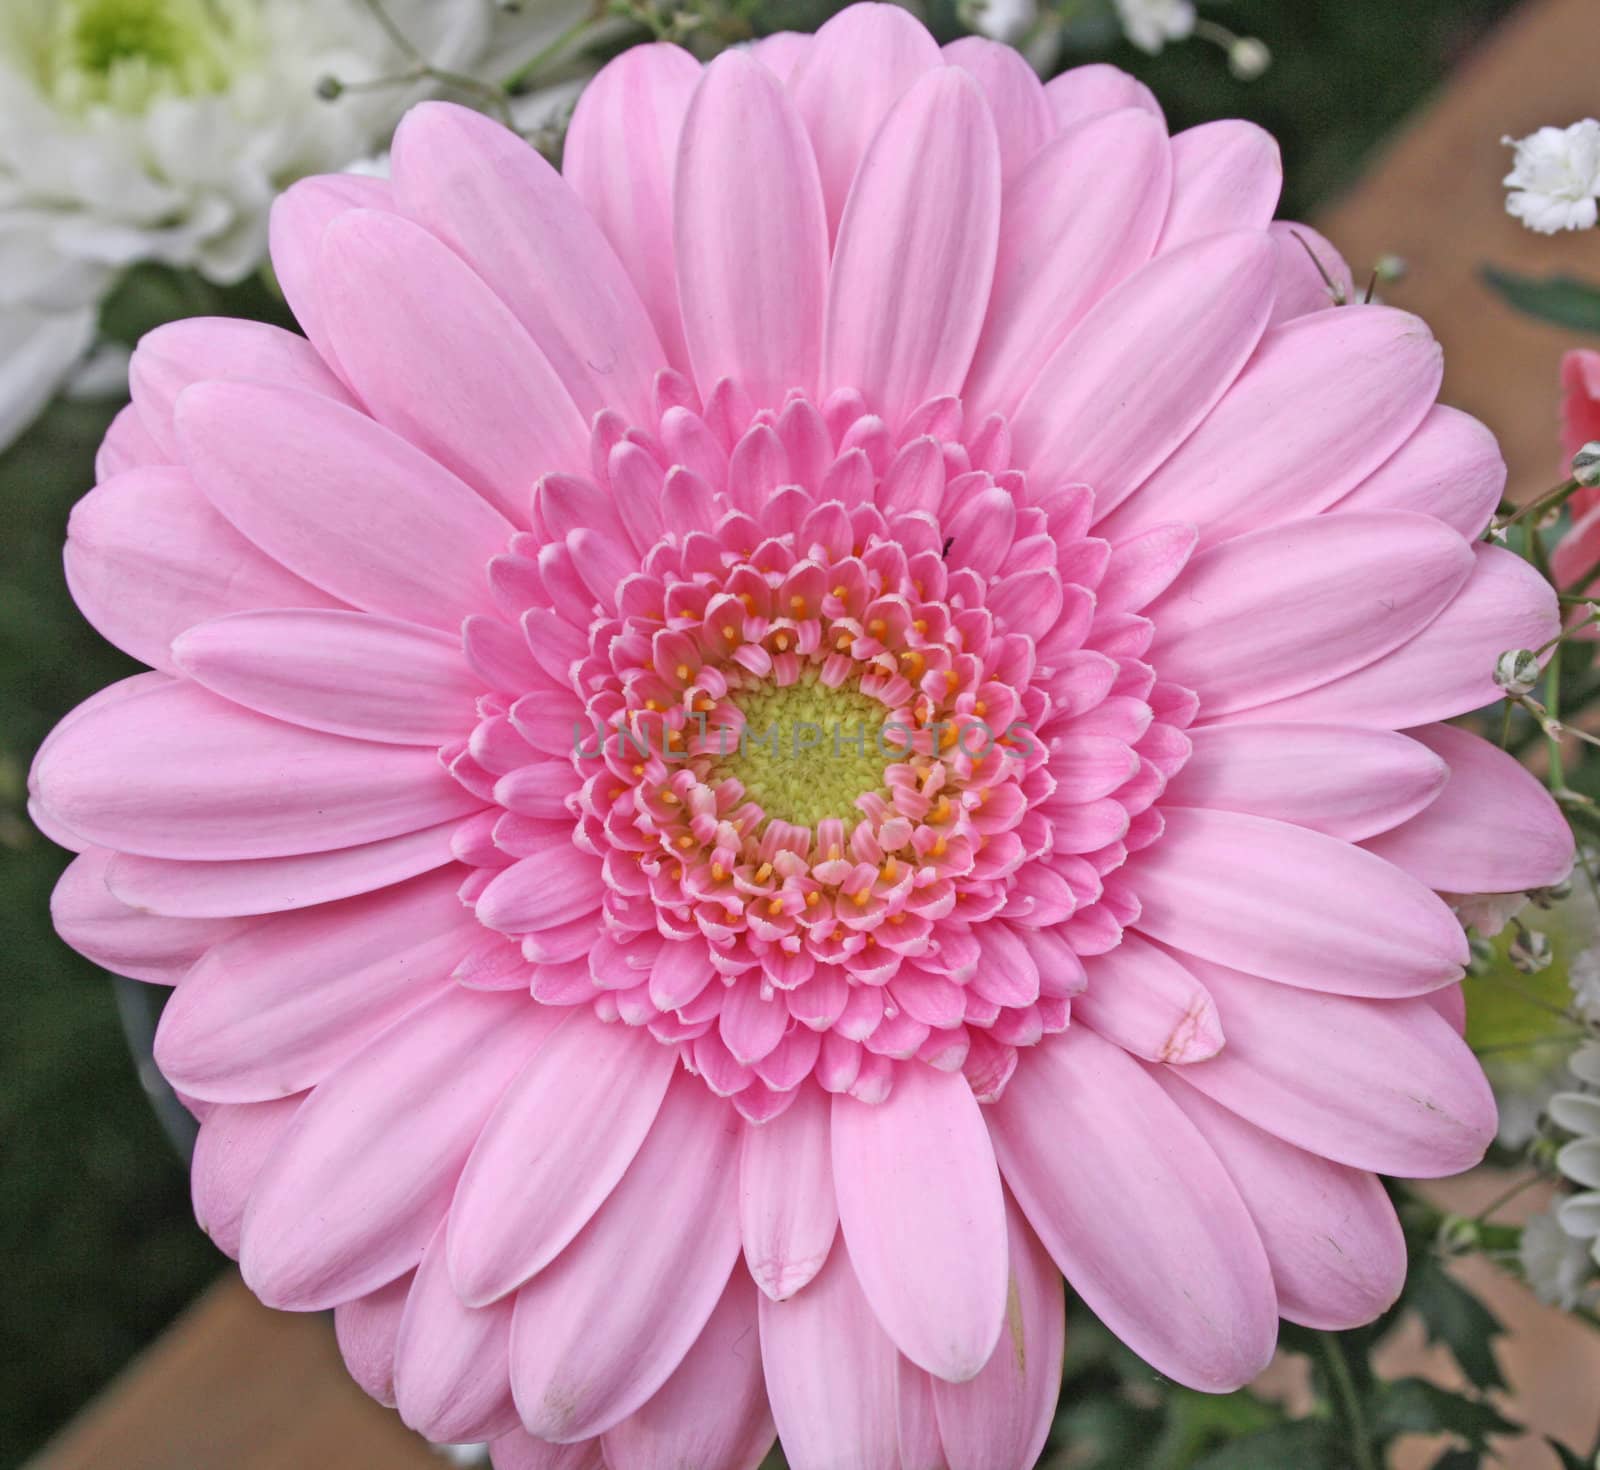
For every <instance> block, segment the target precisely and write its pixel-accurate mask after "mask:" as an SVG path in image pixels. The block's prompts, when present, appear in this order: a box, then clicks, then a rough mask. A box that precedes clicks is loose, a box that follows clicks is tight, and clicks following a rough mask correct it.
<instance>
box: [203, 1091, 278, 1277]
mask: <svg viewBox="0 0 1600 1470" xmlns="http://www.w3.org/2000/svg"><path fill="white" fill-rule="evenodd" d="M302 1101H303V1099H302V1098H299V1097H284V1098H275V1099H274V1100H273V1101H271V1102H263V1103H245V1104H243V1105H241V1106H238V1107H234V1106H222V1107H215V1108H212V1109H211V1111H210V1112H208V1113H207V1114H206V1118H205V1121H204V1122H203V1123H202V1124H201V1125H200V1133H199V1136H198V1137H197V1138H196V1139H195V1144H194V1158H193V1159H192V1160H191V1161H190V1165H189V1189H190V1194H191V1196H192V1197H193V1200H194V1217H195V1220H196V1221H197V1222H198V1223H199V1226H200V1228H201V1229H202V1230H204V1231H205V1233H206V1234H207V1235H209V1236H210V1237H211V1239H212V1242H213V1243H214V1244H215V1245H216V1247H217V1249H218V1250H220V1251H221V1252H222V1253H223V1254H224V1255H227V1256H232V1257H233V1258H234V1259H235V1260H237V1259H238V1258H239V1233H240V1230H241V1228H242V1226H243V1224H244V1211H245V1206H246V1205H247V1204H248V1203H249V1200H250V1191H251V1190H252V1189H254V1188H255V1183H256V1179H257V1178H258V1177H259V1176H260V1174H261V1170H262V1168H263V1167H264V1166H265V1164H266V1162H267V1160H268V1159H269V1158H271V1157H272V1153H273V1150H274V1149H276V1148H277V1146H278V1141H279V1139H281V1138H282V1137H283V1132H284V1129H286V1128H287V1127H288V1126H289V1122H290V1120H291V1119H292V1118H293V1117H294V1115H295V1113H296V1112H298V1111H299V1108H300V1104H301V1102H302Z"/></svg>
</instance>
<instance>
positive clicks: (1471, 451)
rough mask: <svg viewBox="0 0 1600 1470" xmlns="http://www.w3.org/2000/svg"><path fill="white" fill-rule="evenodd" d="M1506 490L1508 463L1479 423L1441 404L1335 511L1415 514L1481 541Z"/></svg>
mask: <svg viewBox="0 0 1600 1470" xmlns="http://www.w3.org/2000/svg"><path fill="white" fill-rule="evenodd" d="M1505 488H1506V462H1505V459H1504V457H1503V456H1502V455H1501V453H1500V446H1499V445H1498V444H1497V443H1496V442H1495V437H1494V435H1493V434H1491V433H1490V432H1489V430H1488V429H1486V428H1485V427H1484V426H1483V425H1482V424H1480V423H1479V422H1478V421H1477V419H1475V418H1472V417H1470V416H1469V415H1467V414H1464V413H1462V412H1460V411H1459V410H1458V409H1454V408H1446V407H1445V406H1444V405H1443V404H1435V405H1434V406H1433V407H1432V408H1430V409H1429V410H1428V414H1427V417H1426V418H1424V419H1423V421H1422V423H1421V425H1420V426H1419V427H1418V429H1417V431H1416V433H1414V434H1413V435H1412V436H1411V437H1410V438H1409V439H1407V440H1406V442H1405V443H1404V444H1402V445H1401V446H1400V448H1399V449H1397V450H1396V451H1395V452H1394V453H1393V454H1392V455H1390V456H1389V458H1388V459H1387V460H1385V461H1384V463H1383V464H1382V465H1381V466H1380V467H1379V468H1378V469H1377V470H1375V471H1374V472H1373V473H1372V474H1371V475H1369V476H1368V477H1367V478H1366V479H1365V480H1363V481H1362V482H1361V484H1359V485H1357V486H1356V488H1355V489H1354V490H1352V491H1351V492H1350V493H1349V494H1348V495H1346V496H1345V497H1344V499H1343V500H1341V501H1339V502H1338V503H1337V504H1336V505H1335V506H1334V507H1333V510H1334V512H1335V513H1336V514H1340V515H1342V514H1344V513H1345V512H1346V511H1353V512H1355V513H1356V514H1364V513H1365V512H1367V511H1374V510H1415V511H1421V512H1422V513H1423V514H1424V515H1432V516H1438V517H1439V519H1440V520H1442V521H1443V522H1444V523H1445V524H1446V525H1447V526H1453V527H1454V528H1455V529H1456V530H1457V531H1459V532H1460V533H1461V534H1462V535H1463V536H1466V537H1468V538H1469V539H1476V538H1477V537H1478V536H1481V535H1482V534H1483V529H1484V527H1485V526H1487V525H1488V524H1489V518H1490V516H1492V515H1493V514H1494V509H1495V507H1496V506H1497V505H1499V503H1500V497H1501V496H1502V495H1503V494H1504V493H1505Z"/></svg>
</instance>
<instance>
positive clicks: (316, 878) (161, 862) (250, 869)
mask: <svg viewBox="0 0 1600 1470" xmlns="http://www.w3.org/2000/svg"><path fill="white" fill-rule="evenodd" d="M459 826H460V823H459V822H458V821H456V820H454V819H452V820H450V821H447V822H441V823H439V825H438V826H436V827H424V828H422V830H421V831H418V832H406V833H403V834H402V835H400V836H399V837H388V838H384V839H383V840H381V841H378V842H369V843H366V844H364V845H363V846H361V847H342V848H336V849H334V850H333V851H332V852H316V853H304V854H298V855H296V856H294V857H281V858H245V859H241V860H239V861H236V862H224V863H213V862H183V861H177V860H173V859H169V858H146V857H134V856H133V855H132V854H130V853H119V854H118V855H117V856H116V857H115V858H114V859H113V860H112V862H111V864H110V866H109V868H108V869H107V871H106V876H105V882H106V886H107V888H108V889H110V891H111V892H112V894H113V895H114V896H115V897H117V898H119V899H121V901H122V902H123V903H126V904H130V905H132V906H134V907H136V908H140V909H144V910H147V911H148V912H150V913H153V914H168V915H171V916H172V917H174V918H187V919H218V918H226V917H228V916H230V915H233V914H277V913H286V912H288V911H289V910H291V909H304V908H310V907H311V906H312V905H314V904H321V903H331V902H333V901H334V900H335V899H340V898H353V897H354V896H355V895H356V894H358V893H372V892H374V891H375V890H377V889H380V888H387V887H389V886H390V885H391V884H393V883H402V882H404V881H405V880H406V879H407V878H414V877H416V876H417V875H418V874H419V873H427V872H431V871H432V870H433V869H434V868H442V867H443V866H444V865H445V864H446V863H448V862H450V861H451V858H452V856H453V854H452V852H451V848H450V840H451V837H452V836H453V835H454V833H455V831H456V828H457V827H459Z"/></svg>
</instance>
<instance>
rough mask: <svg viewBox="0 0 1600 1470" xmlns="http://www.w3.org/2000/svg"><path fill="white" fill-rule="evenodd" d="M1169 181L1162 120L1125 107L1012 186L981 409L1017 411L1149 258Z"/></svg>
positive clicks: (987, 328)
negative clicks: (1079, 330) (1095, 311)
mask: <svg viewBox="0 0 1600 1470" xmlns="http://www.w3.org/2000/svg"><path fill="white" fill-rule="evenodd" d="M1170 177H1171V168H1170V163H1169V155H1168V150H1167V134H1166V130H1165V129H1164V128H1163V127H1162V126H1161V121H1160V119H1159V118H1156V117H1151V116H1150V115H1149V114H1148V113H1145V112H1140V111H1135V110H1131V109H1124V110H1123V111H1121V112H1115V113H1110V114H1108V115H1106V116H1104V117H1098V118H1095V119H1094V120H1092V121H1090V122H1086V123H1084V124H1082V125H1081V126H1078V127H1075V128H1073V129H1071V130H1070V131H1069V132H1067V133H1065V134H1064V135H1063V136H1061V137H1059V138H1057V139H1056V140H1055V141H1054V142H1053V143H1051V144H1050V145H1049V146H1048V147H1047V148H1046V149H1045V150H1044V151H1043V152H1042V153H1039V154H1038V155H1037V156H1036V157H1035V158H1034V159H1033V161H1032V162H1031V163H1030V164H1029V165H1028V166H1027V168H1025V169H1024V170H1022V172H1021V173H1020V174H1019V175H1018V176H1017V177H1016V178H1015V179H1012V180H1011V181H1010V182H1009V184H1008V186H1007V188H1006V194H1005V209H1004V212H1003V213H1002V216H1001V220H1000V244H999V253H998V256H997V258H996V261H995V271H994V290H993V292H992V294H991V296H990V299H989V315H988V319H987V320H986V321H985V323H984V327H983V335H982V338H981V339H980V341H979V343H978V350H977V352H976V354H975V355H974V357H973V362H972V371H971V373H970V374H969V375H968V378H967V384H966V388H965V389H964V392H963V396H964V399H965V402H966V404H967V408H968V411H969V412H970V413H972V414H974V415H976V416H981V415H982V414H983V413H985V412H991V411H992V412H999V413H1010V412H1011V411H1013V410H1014V409H1015V408H1016V406H1017V403H1018V401H1019V400H1020V399H1021V398H1022V395H1023V394H1024V393H1025V392H1026V391H1027V390H1028V387H1029V386H1030V384H1032V382H1033V381H1034V379H1035V378H1037V377H1038V376H1039V372H1040V370H1041V369H1042V368H1043V367H1044V365H1045V363H1046V362H1048V361H1049V359H1050V355H1051V354H1052V353H1053V352H1054V351H1055V350H1056V348H1057V347H1059V346H1060V345H1061V343H1062V341H1063V340H1064V339H1065V338H1066V336H1067V334H1068V333H1069V332H1070V331H1071V330H1072V329H1073V328H1074V327H1075V326H1076V325H1077V324H1078V323H1079V322H1080V321H1081V320H1082V319H1083V318H1084V316H1085V315H1087V313H1088V312H1089V309H1090V308H1091V307H1092V306H1094V304H1095V303H1096V302H1097V301H1099V300H1100V298H1101V297H1102V296H1104V295H1105V294H1106V293H1107V292H1108V291H1110V290H1111V289H1112V288H1113V287H1114V286H1116V285H1118V284H1119V283H1120V282H1121V281H1122V280H1123V279H1125V278H1126V277H1127V276H1128V275H1129V274H1131V273H1132V272H1133V271H1135V270H1137V269H1138V268H1139V267H1140V266H1142V265H1143V264H1144V263H1145V262H1146V261H1147V260H1149V259H1150V256H1151V254H1152V253H1153V251H1154V249H1155V243H1156V236H1157V235H1158V234H1159V232H1160V229H1161V221H1162V219H1163V218H1164V217H1165V214H1166V208H1167V194H1168V190H1169V188H1170V183H1169V180H1170Z"/></svg>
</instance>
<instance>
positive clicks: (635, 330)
mask: <svg viewBox="0 0 1600 1470" xmlns="http://www.w3.org/2000/svg"><path fill="white" fill-rule="evenodd" d="M568 140H569V150H570V142H571V135H570V134H569V135H568ZM643 142H644V139H643V137H635V138H633V139H631V140H630V143H629V147H628V152H627V158H628V162H629V164H630V165H632V164H633V163H634V162H635V161H636V159H637V157H638V154H639V151H640V148H641V146H642V144H643ZM580 151H581V150H580ZM392 157H393V167H394V193H395V201H396V203H397V204H398V205H399V207H400V209H401V210H402V211H403V212H404V213H406V214H408V215H410V216H411V217H412V218H413V219H415V220H417V221H418V222H420V223H421V224H423V225H426V226H427V227H428V229H429V230H431V231H432V232H433V234H435V235H437V236H438V237H439V239H441V240H443V241H444V242H445V243H446V244H447V245H449V246H451V247H452V248H453V249H455V251H456V252H457V253H458V254H459V255H460V256H461V258H462V259H463V260H465V261H466V262H467V264H468V265H470V266H471V267H472V269H473V271H475V272H476V273H477V275H478V276H480V277H482V279H483V280H484V281H486V282H487V283H488V284H489V287H490V289H491V290H493V291H494V292H495V294H496V295H498V296H499V297H500V299H501V300H502V301H504V302H505V304H506V305H507V306H508V307H510V308H511V311H512V312H513V313H514V314H515V315H516V317H517V319H518V320H519V321H520V322H521V323H522V325H523V327H524V328H525V329H526V331H527V333H528V336H530V337H531V338H532V339H533V341H534V342H535V343H536V344H537V345H538V350H539V354H540V360H541V362H542V361H546V360H547V361H548V362H549V365H550V367H551V368H553V369H554V371H555V374H556V377H557V378H558V379H559V380H560V382H561V383H562V384H564V385H565V389H566V393H564V394H562V397H563V398H565V397H566V396H567V395H568V394H570V396H571V398H572V401H573V402H574V403H575V404H576V405H577V409H578V417H579V420H580V424H587V423H588V422H589V421H590V420H592V419H593V417H594V415H595V414H597V413H598V412H599V411H600V410H601V409H603V408H612V409H616V410H618V411H619V412H621V413H622V414H624V416H626V417H627V418H629V419H631V420H633V421H636V422H637V421H640V420H643V419H644V418H645V417H647V416H648V414H649V413H650V411H651V408H652V407H653V404H654V393H653V385H654V383H655V375H656V372H657V371H658V369H660V368H661V367H662V366H664V365H665V354H664V353H663V351H662V346H661V342H660V340H659V338H658V337H657V336H656V329H655V327H654V326H652V325H651V322H650V317H649V314H648V313H647V312H646V311H645V307H644V303H643V302H642V301H641V300H640V299H639V292H638V291H637V290H636V289H635V287H634V285H633V282H632V281H630V280H629V279H628V273H627V271H626V270H625V269H624V268H623V264H622V262H621V261H620V260H619V259H618V258H617V254H616V252H615V251H614V250H613V249H612V247H611V245H610V244H609V243H608V242H607V240H606V237H605V235H604V234H602V233H601V226H600V225H599V224H597V222H596V220H595V219H594V218H592V217H591V215H590V213H589V211H588V210H587V209H585V208H584V203H583V200H582V199H581V198H580V195H579V191H575V188H574V186H573V185H572V184H570V183H568V182H567V181H566V180H564V179H563V178H562V177H561V175H560V174H558V173H557V172H556V171H555V170H554V169H553V168H551V167H550V165H549V164H548V163H546V162H545V161H544V159H543V158H541V157H540V156H539V153H538V152H537V150H535V149H534V148H533V147H531V146H530V145H529V144H528V143H527V142H525V141H524V140H523V139H522V138H519V137H518V136H517V135H516V134H515V133H513V132H511V131H509V130H508V129H506V128H504V127H501V126H500V125H499V124H498V123H496V122H494V121H492V120H491V119H489V118H486V117H484V116H483V115H482V114H481V113H478V112H472V111H470V110H469V109H467V108H465V107H454V106H451V105H450V104H448V103H442V102H431V103H430V102H424V103H423V104H422V105H421V106H419V107H414V108H412V110H411V111H410V112H409V113H407V114H406V117H405V119H404V121H403V122H402V123H401V124H400V126H399V128H397V129H396V130H395V135H394V147H393V151H392ZM463 335H465V334H463ZM478 340H479V346H480V349H481V348H482V347H483V346H485V345H487V344H485V343H483V342H482V340H481V339H478ZM539 406H540V408H541V409H542V410H543V411H544V412H546V413H548V412H549V405H548V404H546V403H545V402H544V400H540V405H539ZM524 407H525V408H526V407H527V405H524ZM582 466H583V461H581V460H580V461H579V464H578V466H577V468H582ZM542 467H543V468H558V467H560V466H556V465H555V464H554V463H553V462H552V463H551V464H548V465H545V466H542Z"/></svg>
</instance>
